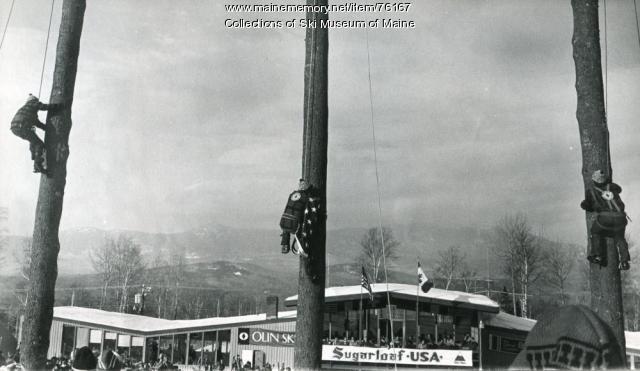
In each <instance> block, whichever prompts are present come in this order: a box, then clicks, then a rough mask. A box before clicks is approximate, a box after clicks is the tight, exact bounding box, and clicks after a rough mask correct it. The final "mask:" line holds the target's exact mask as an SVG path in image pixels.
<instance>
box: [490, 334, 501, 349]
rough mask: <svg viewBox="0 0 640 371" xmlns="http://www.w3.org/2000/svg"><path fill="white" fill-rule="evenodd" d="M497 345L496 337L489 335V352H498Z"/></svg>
mask: <svg viewBox="0 0 640 371" xmlns="http://www.w3.org/2000/svg"><path fill="white" fill-rule="evenodd" d="M498 344H499V342H498V337H497V336H496V335H491V334H489V350H499V349H498Z"/></svg>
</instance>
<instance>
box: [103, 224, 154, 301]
mask: <svg viewBox="0 0 640 371" xmlns="http://www.w3.org/2000/svg"><path fill="white" fill-rule="evenodd" d="M91 261H92V264H93V268H94V269H95V270H96V272H98V274H99V275H100V277H101V280H102V295H101V298H100V307H101V308H102V307H103V306H104V305H105V301H106V298H107V290H108V288H109V286H111V285H114V286H118V287H119V288H120V292H119V293H118V295H117V299H118V311H120V312H124V311H125V310H126V308H127V302H128V296H129V295H128V293H129V289H130V288H131V285H132V284H133V283H135V282H136V280H138V279H139V278H140V277H141V276H142V273H143V271H144V268H145V264H144V261H143V260H142V254H141V251H140V246H139V245H138V244H137V243H135V242H134V241H133V239H131V238H130V237H128V236H124V235H121V236H119V237H118V238H115V239H114V238H110V237H108V238H106V239H105V242H104V244H103V245H102V246H101V247H100V248H99V249H98V250H97V251H95V252H94V253H93V254H92V255H91Z"/></svg>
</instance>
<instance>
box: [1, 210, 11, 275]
mask: <svg viewBox="0 0 640 371" xmlns="http://www.w3.org/2000/svg"><path fill="white" fill-rule="evenodd" d="M7 220H9V210H8V209H7V208H6V207H0V264H3V263H4V255H3V252H4V251H6V249H7V234H8V228H7Z"/></svg>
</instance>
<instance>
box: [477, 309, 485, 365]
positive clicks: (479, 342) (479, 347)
mask: <svg viewBox="0 0 640 371" xmlns="http://www.w3.org/2000/svg"><path fill="white" fill-rule="evenodd" d="M483 328H484V323H482V320H480V322H478V349H479V352H478V362H479V363H478V366H479V367H478V369H479V370H480V371H482V329H483Z"/></svg>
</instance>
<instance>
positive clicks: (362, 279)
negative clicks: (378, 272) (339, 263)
mask: <svg viewBox="0 0 640 371" xmlns="http://www.w3.org/2000/svg"><path fill="white" fill-rule="evenodd" d="M360 285H361V286H362V287H364V288H365V289H366V290H367V291H368V292H369V299H371V301H373V291H371V284H370V283H369V277H367V272H365V271H364V267H362V275H361V276H360Z"/></svg>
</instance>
